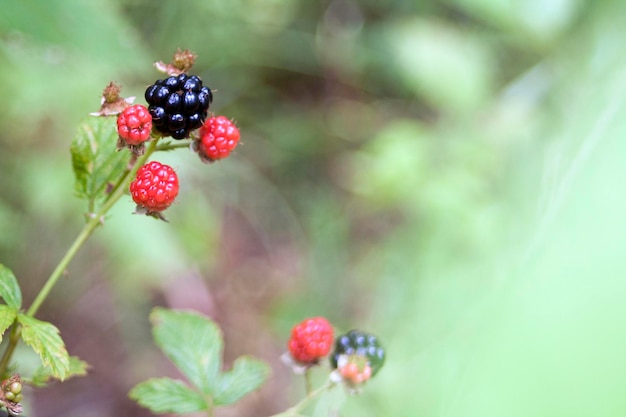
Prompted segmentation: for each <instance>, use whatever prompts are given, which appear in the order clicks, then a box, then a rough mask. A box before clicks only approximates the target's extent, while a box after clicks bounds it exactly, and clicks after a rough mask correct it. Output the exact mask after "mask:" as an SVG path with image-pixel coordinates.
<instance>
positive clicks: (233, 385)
mask: <svg viewBox="0 0 626 417" xmlns="http://www.w3.org/2000/svg"><path fill="white" fill-rule="evenodd" d="M269 373H270V368H269V366H268V365H267V364H266V363H265V362H262V361H260V360H258V359H255V358H252V357H249V356H242V357H240V358H237V360H236V361H235V363H234V364H233V368H232V369H231V370H230V371H228V372H225V373H223V374H222V375H220V377H219V379H218V383H217V386H216V389H215V393H214V397H213V398H214V402H215V405H229V404H233V403H235V402H237V401H239V400H240V399H241V398H242V397H243V396H245V395H246V394H249V393H250V392H252V391H254V390H255V389H257V388H259V387H260V386H261V384H263V382H265V380H266V379H267V377H268V375H269Z"/></svg>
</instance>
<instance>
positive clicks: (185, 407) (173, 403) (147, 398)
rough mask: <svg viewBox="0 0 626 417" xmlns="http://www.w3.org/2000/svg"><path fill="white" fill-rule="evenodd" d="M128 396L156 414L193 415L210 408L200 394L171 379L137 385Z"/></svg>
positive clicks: (158, 379) (155, 379)
mask: <svg viewBox="0 0 626 417" xmlns="http://www.w3.org/2000/svg"><path fill="white" fill-rule="evenodd" d="M128 395H129V397H130V398H132V399H133V400H135V401H137V402H138V403H139V404H140V405H142V406H144V407H146V408H149V409H150V410H152V411H153V412H155V413H176V414H182V413H193V412H197V411H204V410H207V409H208V408H209V406H208V404H207V402H206V401H205V399H204V398H203V397H202V395H201V394H200V393H198V392H196V391H194V390H192V389H191V388H189V387H188V386H187V385H185V384H184V383H183V382H182V381H178V380H174V379H171V378H153V379H149V380H147V381H144V382H142V383H140V384H137V385H135V387H133V389H131V390H130V392H129V393H128Z"/></svg>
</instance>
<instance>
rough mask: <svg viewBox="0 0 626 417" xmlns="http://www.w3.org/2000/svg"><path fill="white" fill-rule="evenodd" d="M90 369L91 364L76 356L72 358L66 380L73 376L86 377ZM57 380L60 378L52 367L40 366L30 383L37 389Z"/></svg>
mask: <svg viewBox="0 0 626 417" xmlns="http://www.w3.org/2000/svg"><path fill="white" fill-rule="evenodd" d="M88 369H89V364H87V362H85V361H83V360H81V359H79V358H78V357H76V356H70V365H69V369H68V372H67V373H66V375H65V378H66V379H67V378H69V377H72V376H86V375H87V371H88ZM55 379H59V377H58V376H57V375H55V374H54V373H53V372H52V370H51V368H50V367H47V366H40V367H39V368H37V370H36V371H35V372H34V373H33V376H32V377H31V378H30V381H29V383H30V384H31V385H33V386H35V387H45V386H46V385H47V384H48V383H49V382H50V381H51V380H55Z"/></svg>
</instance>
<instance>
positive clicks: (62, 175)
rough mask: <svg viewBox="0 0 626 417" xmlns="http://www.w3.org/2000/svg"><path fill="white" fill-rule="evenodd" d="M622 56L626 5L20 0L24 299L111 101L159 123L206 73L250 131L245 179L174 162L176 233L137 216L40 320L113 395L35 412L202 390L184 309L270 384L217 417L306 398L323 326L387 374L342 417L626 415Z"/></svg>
mask: <svg viewBox="0 0 626 417" xmlns="http://www.w3.org/2000/svg"><path fill="white" fill-rule="evenodd" d="M624 39H626V5H624V3H623V2H622V1H620V0H603V1H595V2H594V1H584V0H550V1H544V0H508V1H505V0H440V1H436V0H421V1H415V0H320V1H304V0H300V1H298V0H230V1H219V0H185V1H154V0H98V1H86V0H85V1H80V0H67V1H61V0H46V1H37V0H20V1H11V0H0V97H1V100H0V103H1V104H0V126H1V129H0V169H1V175H0V262H1V263H3V264H5V265H7V266H9V267H10V268H12V269H13V270H14V272H15V274H16V275H17V276H18V278H19V280H20V282H21V284H22V286H23V292H24V298H25V301H26V302H28V301H29V300H32V298H33V297H34V295H35V294H36V292H37V290H38V289H39V288H40V286H41V285H42V283H43V282H44V280H45V279H46V277H47V276H48V274H49V273H50V271H51V270H52V268H53V267H54V265H56V262H57V261H58V260H59V259H60V258H61V256H62V255H63V253H64V251H65V249H66V248H67V246H68V245H69V243H70V242H71V241H72V239H73V237H74V236H75V235H76V233H77V232H78V231H79V230H80V228H81V224H82V222H83V214H84V212H85V210H86V206H85V204H84V202H82V201H80V200H78V199H77V198H76V197H75V196H74V194H73V176H72V171H71V165H70V156H69V150H68V148H69V144H70V142H71V139H72V137H73V135H74V132H75V130H76V127H77V125H78V123H79V122H80V121H81V120H82V119H83V118H85V117H86V116H87V114H88V112H90V111H95V110H97V109H98V107H99V97H100V93H101V91H102V89H103V88H104V86H105V85H106V84H107V83H108V82H109V81H115V82H117V83H119V84H121V85H122V86H123V89H124V90H123V93H124V94H125V95H127V96H131V95H134V96H137V101H138V102H143V91H144V90H145V88H146V86H147V85H148V84H150V83H152V82H153V81H154V80H156V79H157V78H159V74H158V73H157V72H156V70H155V69H154V68H153V67H152V63H153V62H154V61H157V60H165V61H167V60H169V59H170V57H171V55H172V53H173V52H174V51H175V50H176V49H177V48H179V47H180V48H189V49H191V50H192V51H194V52H195V53H197V54H198V56H199V58H198V61H197V64H196V66H195V72H196V73H197V74H199V75H200V76H201V77H202V78H203V80H204V81H205V84H207V85H209V86H210V87H211V88H212V89H214V90H216V92H215V101H214V104H213V105H212V107H211V110H212V111H213V112H215V113H217V114H225V115H227V116H228V117H230V118H233V119H235V120H236V121H237V124H238V126H239V128H240V129H241V131H242V143H241V145H240V146H239V147H238V148H237V151H236V153H235V154H234V155H233V156H232V157H231V158H229V159H227V160H225V161H222V162H219V163H215V164H212V165H203V164H202V163H200V161H199V159H198V158H197V156H196V155H194V154H192V153H191V152H186V151H179V152H176V153H170V154H166V155H162V156H161V155H158V156H157V157H158V159H159V160H161V161H163V162H166V163H169V164H171V165H173V166H174V167H175V168H176V169H177V170H178V172H179V177H180V178H181V194H180V196H179V198H178V202H177V203H176V204H175V205H174V206H173V207H172V208H170V209H169V210H168V218H169V219H170V223H169V224H166V223H163V222H157V221H155V220H154V219H151V218H143V217H140V216H136V215H132V214H131V213H132V211H133V208H134V207H133V204H131V200H130V198H129V197H127V198H124V199H123V200H122V201H121V202H120V203H119V204H118V205H117V207H116V208H115V209H114V210H113V211H112V213H111V215H110V216H109V217H108V218H107V220H106V224H105V227H104V228H102V229H100V230H98V231H97V233H96V235H95V236H94V238H93V239H91V240H90V241H89V243H88V244H87V245H86V246H85V247H84V248H83V249H82V251H81V253H80V254H79V256H78V257H77V258H76V259H75V261H74V262H73V263H72V264H71V266H70V267H69V269H68V271H67V277H66V278H65V279H64V280H63V281H62V282H61V283H60V284H59V285H58V287H56V288H55V290H54V292H53V294H52V297H51V298H50V299H49V300H48V301H47V302H46V304H45V305H44V307H43V308H42V309H41V311H40V313H39V317H40V318H42V319H45V320H49V321H52V322H53V323H55V324H56V325H57V326H58V327H59V328H60V330H61V332H62V335H63V337H64V339H65V341H66V343H67V346H68V349H69V351H70V353H72V354H75V355H78V356H79V357H81V358H82V359H84V360H86V361H87V362H89V363H90V364H91V365H92V368H91V371H90V375H89V376H88V377H85V378H78V379H75V380H70V381H68V382H66V383H63V384H53V385H52V386H51V387H50V388H47V389H44V390H37V391H29V392H28V393H27V404H26V413H25V414H26V415H27V416H29V417H52V416H59V415H63V416H64V417H78V416H80V417H88V416H99V417H100V416H120V415H133V416H149V415H150V413H148V412H147V411H146V410H143V409H141V408H139V407H138V406H137V405H135V404H134V403H133V402H132V401H131V400H129V399H128V398H127V396H126V395H127V392H128V390H129V388H130V387H132V386H133V385H135V384H136V383H138V382H139V381H141V380H143V379H145V378H148V377H152V376H161V375H170V376H177V375H178V374H177V371H176V370H175V369H174V368H173V367H172V365H170V364H168V362H167V361H166V360H165V359H164V357H163V356H162V354H161V353H160V352H159V351H158V349H157V348H156V347H155V346H154V344H153V343H152V340H151V336H150V327H149V323H148V314H149V311H150V309H151V308H152V307H153V306H156V305H163V306H169V307H173V308H190V309H195V310H198V311H201V312H203V313H205V314H207V315H209V316H210V317H212V318H213V319H215V320H216V321H217V322H218V323H219V324H220V326H221V327H222V328H223V331H224V335H225V341H226V351H225V360H226V362H227V363H229V362H230V361H232V360H233V359H234V358H236V357H237V356H239V355H241V354H253V355H255V356H258V357H260V358H262V359H264V360H266V361H268V362H269V363H270V364H271V366H272V369H273V374H272V377H271V379H270V380H269V381H268V382H267V384H266V385H265V386H264V387H263V389H261V390H260V391H258V392H256V393H254V394H252V395H250V396H249V397H247V398H246V399H245V401H243V402H241V403H240V404H238V405H236V406H233V407H229V408H226V409H223V410H219V411H218V412H217V413H216V415H217V416H247V417H256V416H259V417H261V416H269V415H271V414H273V413H276V412H279V411H281V410H284V409H285V408H287V407H288V406H289V405H290V404H292V403H294V402H295V401H296V400H297V399H299V398H301V397H302V395H303V388H304V387H303V382H302V381H301V380H300V379H298V378H295V377H293V376H291V374H290V372H289V370H288V369H287V368H285V367H284V366H283V365H282V364H281V363H280V361H279V356H280V354H281V353H282V352H283V351H284V350H285V341H286V339H287V338H288V334H289V330H290V327H291V326H292V325H293V324H294V323H296V322H298V321H300V320H301V319H303V318H305V317H308V316H314V315H324V316H326V317H328V318H329V319H330V320H331V321H332V322H333V323H334V324H335V326H336V328H337V330H338V331H345V330H349V329H350V328H354V327H357V328H361V329H364V330H368V331H370V332H372V333H375V334H377V335H378V336H379V337H380V338H381V339H382V340H383V341H384V343H385V346H386V348H387V351H388V362H387V364H386V366H385V368H384V369H383V370H382V371H381V373H380V374H379V375H378V376H377V377H376V378H375V379H374V380H373V381H371V383H370V384H368V386H367V387H366V388H365V390H364V392H363V393H362V395H360V396H357V397H351V396H346V395H344V394H343V393H341V392H340V391H337V392H336V393H335V394H334V395H332V396H330V397H327V398H325V399H324V400H323V401H322V402H321V403H320V404H319V405H318V406H317V407H316V408H315V409H313V410H311V413H310V414H313V415H316V416H328V415H333V416H338V415H341V416H360V417H368V416H382V415H390V416H448V417H461V416H471V417H488V416H494V417H497V416H499V417H501V416H508V417H514V416H524V417H529V416H537V417H541V416H545V417H558V416H581V417H584V416H590V415H593V416H617V415H624V414H625V413H626V395H624V392H626V317H625V316H626V303H625V302H624V300H626V264H625V262H624V260H625V259H626V256H625V255H626V217H625V216H624V212H626V199H625V198H624V195H625V193H624V186H623V184H624V180H625V179H626V101H625V100H626V99H625V97H626V48H624ZM181 342H184V341H181ZM18 353H19V354H18V357H17V358H18V360H19V361H20V366H22V369H23V370H24V373H27V372H28V369H32V368H33V367H35V366H36V363H35V361H34V360H33V358H32V356H29V353H28V350H27V349H21V350H20V351H19V352H18ZM316 377H317V378H318V379H322V378H323V374H322V372H319V373H317V374H316Z"/></svg>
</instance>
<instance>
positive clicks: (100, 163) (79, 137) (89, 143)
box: [70, 117, 128, 211]
mask: <svg viewBox="0 0 626 417" xmlns="http://www.w3.org/2000/svg"><path fill="white" fill-rule="evenodd" d="M117 139H118V135H117V130H116V125H115V122H114V120H113V118H112V117H90V118H88V119H87V120H86V121H84V122H83V123H82V124H81V125H80V127H79V128H78V133H77V134H76V136H75V137H74V140H73V142H72V145H71V148H70V150H71V153H72V167H73V169H74V175H75V178H76V182H75V190H76V194H77V195H78V196H79V197H81V198H84V199H86V200H87V201H88V202H89V207H90V210H91V211H93V210H94V204H95V203H96V201H97V200H98V199H101V198H102V197H103V196H104V195H106V194H105V192H106V191H110V190H108V189H107V188H109V187H113V186H114V185H115V184H116V181H117V180H118V179H119V177H120V175H121V174H122V173H123V172H124V169H125V168H126V165H127V164H128V153H127V152H118V151H117V150H116V143H117Z"/></svg>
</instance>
